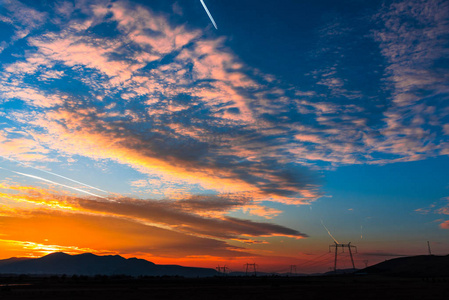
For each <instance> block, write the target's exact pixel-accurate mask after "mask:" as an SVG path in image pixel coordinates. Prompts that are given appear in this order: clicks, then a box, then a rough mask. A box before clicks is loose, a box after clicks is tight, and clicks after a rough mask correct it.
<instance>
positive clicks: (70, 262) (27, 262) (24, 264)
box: [0, 252, 217, 277]
mask: <svg viewBox="0 0 449 300" xmlns="http://www.w3.org/2000/svg"><path fill="white" fill-rule="evenodd" d="M0 273H2V274H36V275H52V274H66V275H87V276H93V275H129V276H140V275H143V276H164V275H167V276H184V277H208V276H214V275H217V272H216V271H215V270H213V269H206V268H194V267H182V266H177V265H156V264H154V263H152V262H149V261H147V260H144V259H137V258H129V259H126V258H123V257H121V256H119V255H107V256H98V255H94V254H91V253H85V254H78V255H69V254H66V253H62V252H56V253H52V254H49V255H46V256H43V257H40V258H28V259H20V258H10V259H5V260H0Z"/></svg>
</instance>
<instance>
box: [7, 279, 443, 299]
mask: <svg viewBox="0 0 449 300" xmlns="http://www.w3.org/2000/svg"><path fill="white" fill-rule="evenodd" d="M325 298H326V299H358V300H360V299H376V300H378V299H426V300H427V299H449V278H427V277H426V278H400V277H380V276H378V275H357V276H355V275H351V276H334V277H333V276H322V277H257V278H254V277H213V278H197V279H192V278H190V279H185V278H174V277H155V278H150V277H146V278H145V277H143V278H137V279H136V278H134V279H133V278H128V277H120V276H115V277H106V276H96V277H83V276H72V277H67V276H52V277H46V278H45V277H28V276H15V277H1V278H0V299H95V300H102V299H108V300H112V299H139V300H141V299H177V300H185V299H187V300H188V299H231V300H238V299H325Z"/></svg>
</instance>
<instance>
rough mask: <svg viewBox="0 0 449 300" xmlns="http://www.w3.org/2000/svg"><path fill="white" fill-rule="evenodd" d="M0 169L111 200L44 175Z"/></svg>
mask: <svg viewBox="0 0 449 300" xmlns="http://www.w3.org/2000/svg"><path fill="white" fill-rule="evenodd" d="M0 169H3V170H7V171H10V172H13V173H15V174H18V175H22V176H25V177H30V178H33V179H37V180H42V181H45V182H49V183H52V184H56V185H59V186H62V187H65V188H69V189H72V190H75V191H78V192H81V193H84V194H88V195H91V196H95V197H98V198H103V199H106V200H109V199H108V198H106V197H103V196H100V195H97V194H94V193H91V192H88V191H85V190H82V189H79V188H76V187H73V186H69V185H65V184H62V183H59V182H54V181H51V180H48V179H45V178H42V177H39V176H35V175H31V174H26V173H21V172H16V171H13V170H9V169H6V168H2V167H0Z"/></svg>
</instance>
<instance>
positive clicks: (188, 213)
mask: <svg viewBox="0 0 449 300" xmlns="http://www.w3.org/2000/svg"><path fill="white" fill-rule="evenodd" d="M3 189H6V190H7V191H8V190H9V191H19V193H18V194H17V193H11V192H9V193H8V192H7V193H2V194H0V196H1V197H3V198H5V199H10V200H13V201H18V202H26V203H31V204H36V205H43V206H45V207H48V208H53V209H56V210H59V209H62V210H63V211H65V210H67V211H74V212H80V213H85V214H94V215H98V216H111V217H118V218H122V219H126V220H134V221H135V222H140V223H142V224H148V225H150V226H157V227H160V228H163V229H169V230H174V231H176V232H181V233H185V234H189V235H193V236H202V237H208V238H218V239H239V238H240V237H242V236H244V237H247V238H248V237H268V236H289V237H293V238H304V237H307V235H306V234H303V233H301V232H299V231H297V230H294V229H290V228H287V227H283V226H280V225H276V224H271V223H264V222H255V221H250V220H243V219H237V218H233V217H229V216H226V215H223V214H214V213H215V212H225V211H229V210H232V209H235V208H241V207H243V208H245V205H246V204H251V201H250V199H247V198H243V199H242V198H240V199H239V198H238V197H229V198H227V197H225V196H223V197H217V196H210V197H206V196H192V197H189V198H187V199H183V200H177V201H173V200H151V199H145V200H140V199H132V198H116V199H110V200H109V201H103V200H102V201H99V200H96V199H90V198H81V197H73V196H62V195H57V194H54V193H52V192H49V191H46V190H42V189H38V188H31V187H30V188H28V187H14V186H4V187H3ZM248 209H255V207H254V206H252V207H250V208H248ZM206 212H207V214H206ZM206 215H207V216H206Z"/></svg>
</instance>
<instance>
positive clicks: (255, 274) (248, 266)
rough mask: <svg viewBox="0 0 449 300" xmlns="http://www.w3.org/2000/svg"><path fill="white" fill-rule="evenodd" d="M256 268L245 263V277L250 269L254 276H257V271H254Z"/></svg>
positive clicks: (254, 265)
mask: <svg viewBox="0 0 449 300" xmlns="http://www.w3.org/2000/svg"><path fill="white" fill-rule="evenodd" d="M256 267H257V265H256V264H248V263H247V264H246V272H245V274H246V276H248V271H250V270H251V268H252V269H253V272H254V276H257V270H256Z"/></svg>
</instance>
